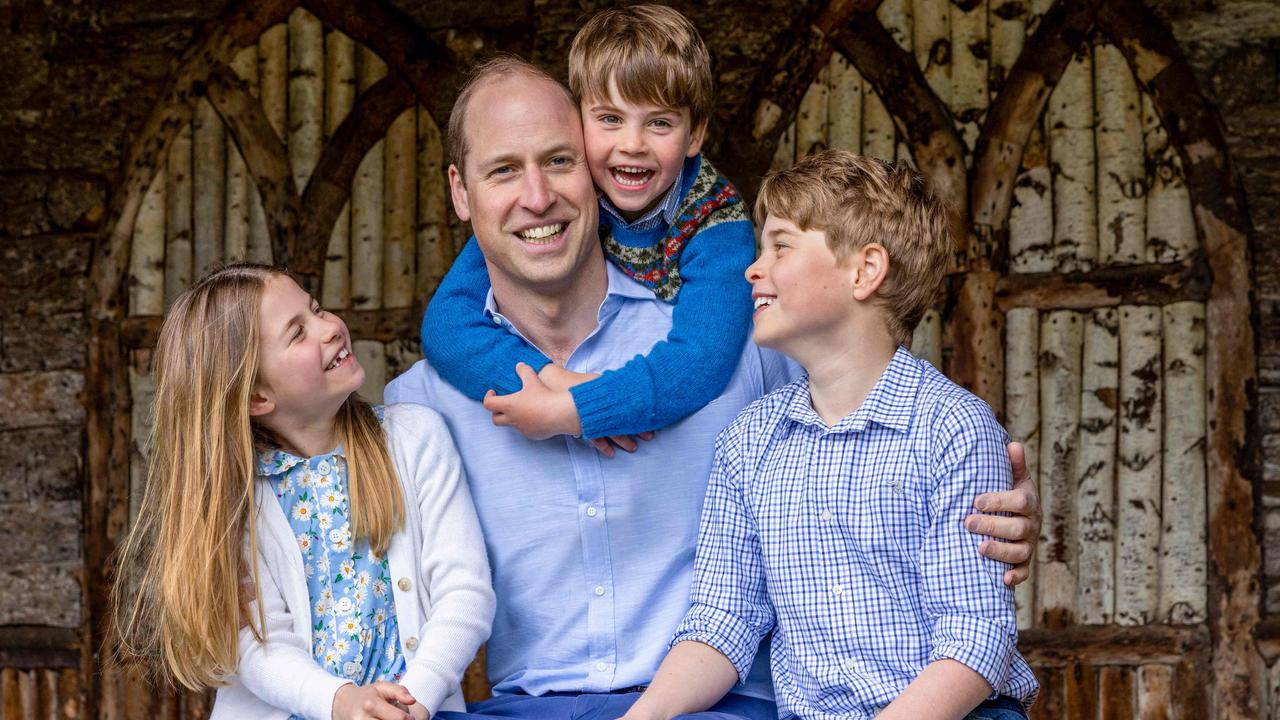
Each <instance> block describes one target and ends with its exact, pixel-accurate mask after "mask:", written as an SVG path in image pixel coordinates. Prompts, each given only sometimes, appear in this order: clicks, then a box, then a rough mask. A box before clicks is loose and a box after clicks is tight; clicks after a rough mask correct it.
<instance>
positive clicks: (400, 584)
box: [396, 577, 413, 592]
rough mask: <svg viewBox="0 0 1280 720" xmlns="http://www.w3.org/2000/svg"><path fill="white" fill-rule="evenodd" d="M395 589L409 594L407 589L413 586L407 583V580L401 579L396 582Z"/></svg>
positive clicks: (405, 578)
mask: <svg viewBox="0 0 1280 720" xmlns="http://www.w3.org/2000/svg"><path fill="white" fill-rule="evenodd" d="M396 587H398V588H400V589H401V590H404V591H405V592H409V588H411V587H413V585H412V584H411V583H410V582H409V578H407V577H402V578H400V580H399V581H398V582H396Z"/></svg>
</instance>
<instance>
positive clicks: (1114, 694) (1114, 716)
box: [1098, 666, 1134, 720]
mask: <svg viewBox="0 0 1280 720" xmlns="http://www.w3.org/2000/svg"><path fill="white" fill-rule="evenodd" d="M1133 714H1134V689H1133V670H1132V669H1130V668H1127V667H1116V666H1108V667H1103V668H1100V669H1099V670H1098V720H1132V718H1133Z"/></svg>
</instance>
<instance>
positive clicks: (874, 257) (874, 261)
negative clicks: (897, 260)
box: [853, 243, 889, 301]
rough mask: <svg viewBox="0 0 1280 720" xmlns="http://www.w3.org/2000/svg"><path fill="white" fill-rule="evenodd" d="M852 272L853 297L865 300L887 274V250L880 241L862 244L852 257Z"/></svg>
mask: <svg viewBox="0 0 1280 720" xmlns="http://www.w3.org/2000/svg"><path fill="white" fill-rule="evenodd" d="M853 272H854V278H853V297H854V299H856V300H860V301H861V300H867V299H868V298H870V297H871V296H872V295H874V294H875V293H876V291H877V290H879V289H880V285H881V284H883V283H884V280H885V278H886V277H888V276H889V251H888V250H885V249H884V246H883V245H881V244H880V243H868V244H867V245H864V246H863V247H862V249H861V250H859V251H858V254H857V256H856V257H855V258H854V262H853Z"/></svg>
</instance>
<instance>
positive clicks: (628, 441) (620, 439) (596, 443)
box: [591, 431, 653, 457]
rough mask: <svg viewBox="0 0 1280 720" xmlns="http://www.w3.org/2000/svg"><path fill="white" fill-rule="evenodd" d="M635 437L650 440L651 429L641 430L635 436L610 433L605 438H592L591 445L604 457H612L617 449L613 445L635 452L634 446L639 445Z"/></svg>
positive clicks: (651, 435)
mask: <svg viewBox="0 0 1280 720" xmlns="http://www.w3.org/2000/svg"><path fill="white" fill-rule="evenodd" d="M636 438H640V439H641V440H652V439H653V431H649V432H642V433H640V434H639V435H635V436H632V435H610V436H609V437H607V438H602V437H599V438H593V439H592V440H591V445H592V446H593V447H595V449H596V450H599V451H600V454H601V455H604V456H605V457H613V456H614V455H615V454H616V453H617V451H616V450H614V449H613V446H614V445H617V446H618V447H620V448H622V449H623V450H625V451H627V452H629V453H633V452H635V451H636V448H638V447H640V445H639V444H638V443H636Z"/></svg>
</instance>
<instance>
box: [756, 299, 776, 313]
mask: <svg viewBox="0 0 1280 720" xmlns="http://www.w3.org/2000/svg"><path fill="white" fill-rule="evenodd" d="M772 304H773V298H771V297H758V298H756V309H757V310H759V309H760V308H762V307H765V306H767V305H772Z"/></svg>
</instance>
